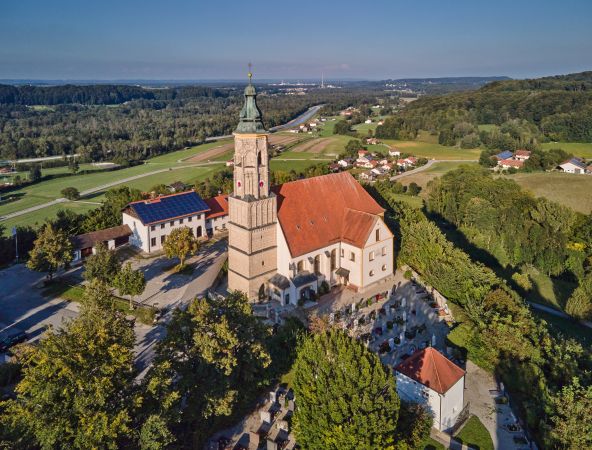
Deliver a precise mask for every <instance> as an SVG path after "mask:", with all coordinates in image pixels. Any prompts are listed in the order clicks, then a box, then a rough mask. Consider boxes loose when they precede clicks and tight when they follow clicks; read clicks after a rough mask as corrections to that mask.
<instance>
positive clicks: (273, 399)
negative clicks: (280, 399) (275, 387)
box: [269, 391, 277, 403]
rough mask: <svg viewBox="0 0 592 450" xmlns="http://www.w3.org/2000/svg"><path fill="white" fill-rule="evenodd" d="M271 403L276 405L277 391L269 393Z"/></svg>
mask: <svg viewBox="0 0 592 450" xmlns="http://www.w3.org/2000/svg"><path fill="white" fill-rule="evenodd" d="M269 401H270V402H271V403H275V402H276V401H277V395H276V393H275V391H271V392H270V393H269Z"/></svg>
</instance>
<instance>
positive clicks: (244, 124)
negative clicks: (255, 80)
mask: <svg viewBox="0 0 592 450" xmlns="http://www.w3.org/2000/svg"><path fill="white" fill-rule="evenodd" d="M250 69H251V64H249V73H248V76H249V84H248V85H247V87H246V88H245V104H244V105H243V109H242V110H241V112H240V116H239V117H240V120H239V122H238V126H237V127H236V130H234V131H235V133H265V131H266V130H265V127H264V126H263V122H262V120H261V111H259V108H258V107H257V101H256V98H257V92H256V91H255V86H253V84H252V83H251V78H252V77H253V74H252V73H251V70H250Z"/></svg>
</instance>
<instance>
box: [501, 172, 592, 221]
mask: <svg viewBox="0 0 592 450" xmlns="http://www.w3.org/2000/svg"><path fill="white" fill-rule="evenodd" d="M508 178H509V179H510V180H514V181H516V183H518V184H519V185H520V186H522V187H523V188H524V189H526V190H529V191H530V192H532V193H533V194H534V195H536V196H537V197H546V198H548V199H549V200H552V201H554V202H558V203H561V204H563V205H565V206H569V207H570V208H573V209H574V210H576V211H579V212H582V213H584V214H590V212H592V176H589V175H575V174H570V173H559V172H534V173H517V174H514V175H508Z"/></svg>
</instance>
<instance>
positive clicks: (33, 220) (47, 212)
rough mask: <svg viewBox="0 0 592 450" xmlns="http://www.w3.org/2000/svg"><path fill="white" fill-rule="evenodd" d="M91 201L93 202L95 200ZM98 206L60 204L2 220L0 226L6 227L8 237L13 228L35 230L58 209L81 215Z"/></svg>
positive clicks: (71, 203) (77, 203)
mask: <svg viewBox="0 0 592 450" xmlns="http://www.w3.org/2000/svg"><path fill="white" fill-rule="evenodd" d="M92 201H93V202H95V200H92ZM97 201H98V200H97ZM99 206H100V205H95V204H92V203H83V202H65V203H60V204H58V205H53V206H50V207H48V208H43V209H39V210H37V211H33V212H31V213H28V214H23V215H22V216H18V217H15V218H13V219H8V220H4V221H2V222H0V224H1V225H3V226H5V227H6V228H5V230H4V233H5V234H6V235H8V234H10V230H12V227H13V226H19V225H22V226H28V225H30V226H32V227H34V228H35V227H36V226H38V225H41V224H42V223H43V222H45V219H47V218H50V217H52V218H53V217H55V215H56V214H57V212H58V211H59V210H60V209H68V210H71V211H74V212H76V213H80V214H82V213H85V212H87V211H90V210H91V209H95V208H98V207H99Z"/></svg>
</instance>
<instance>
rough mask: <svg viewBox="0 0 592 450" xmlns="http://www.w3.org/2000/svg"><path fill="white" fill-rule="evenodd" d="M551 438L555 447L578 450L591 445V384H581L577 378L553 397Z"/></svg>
mask: <svg viewBox="0 0 592 450" xmlns="http://www.w3.org/2000/svg"><path fill="white" fill-rule="evenodd" d="M552 404H553V406H554V409H555V414H554V415H553V416H552V417H551V423H552V424H553V427H552V429H551V438H552V439H553V440H554V441H555V444H556V447H554V448H561V449H569V450H578V449H583V448H591V447H592V386H587V387H585V386H582V385H581V384H580V381H579V379H578V378H574V379H573V380H572V382H571V383H570V384H569V385H567V386H564V387H563V389H561V391H560V392H559V393H558V394H557V395H556V396H554V397H553V399H552Z"/></svg>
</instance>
